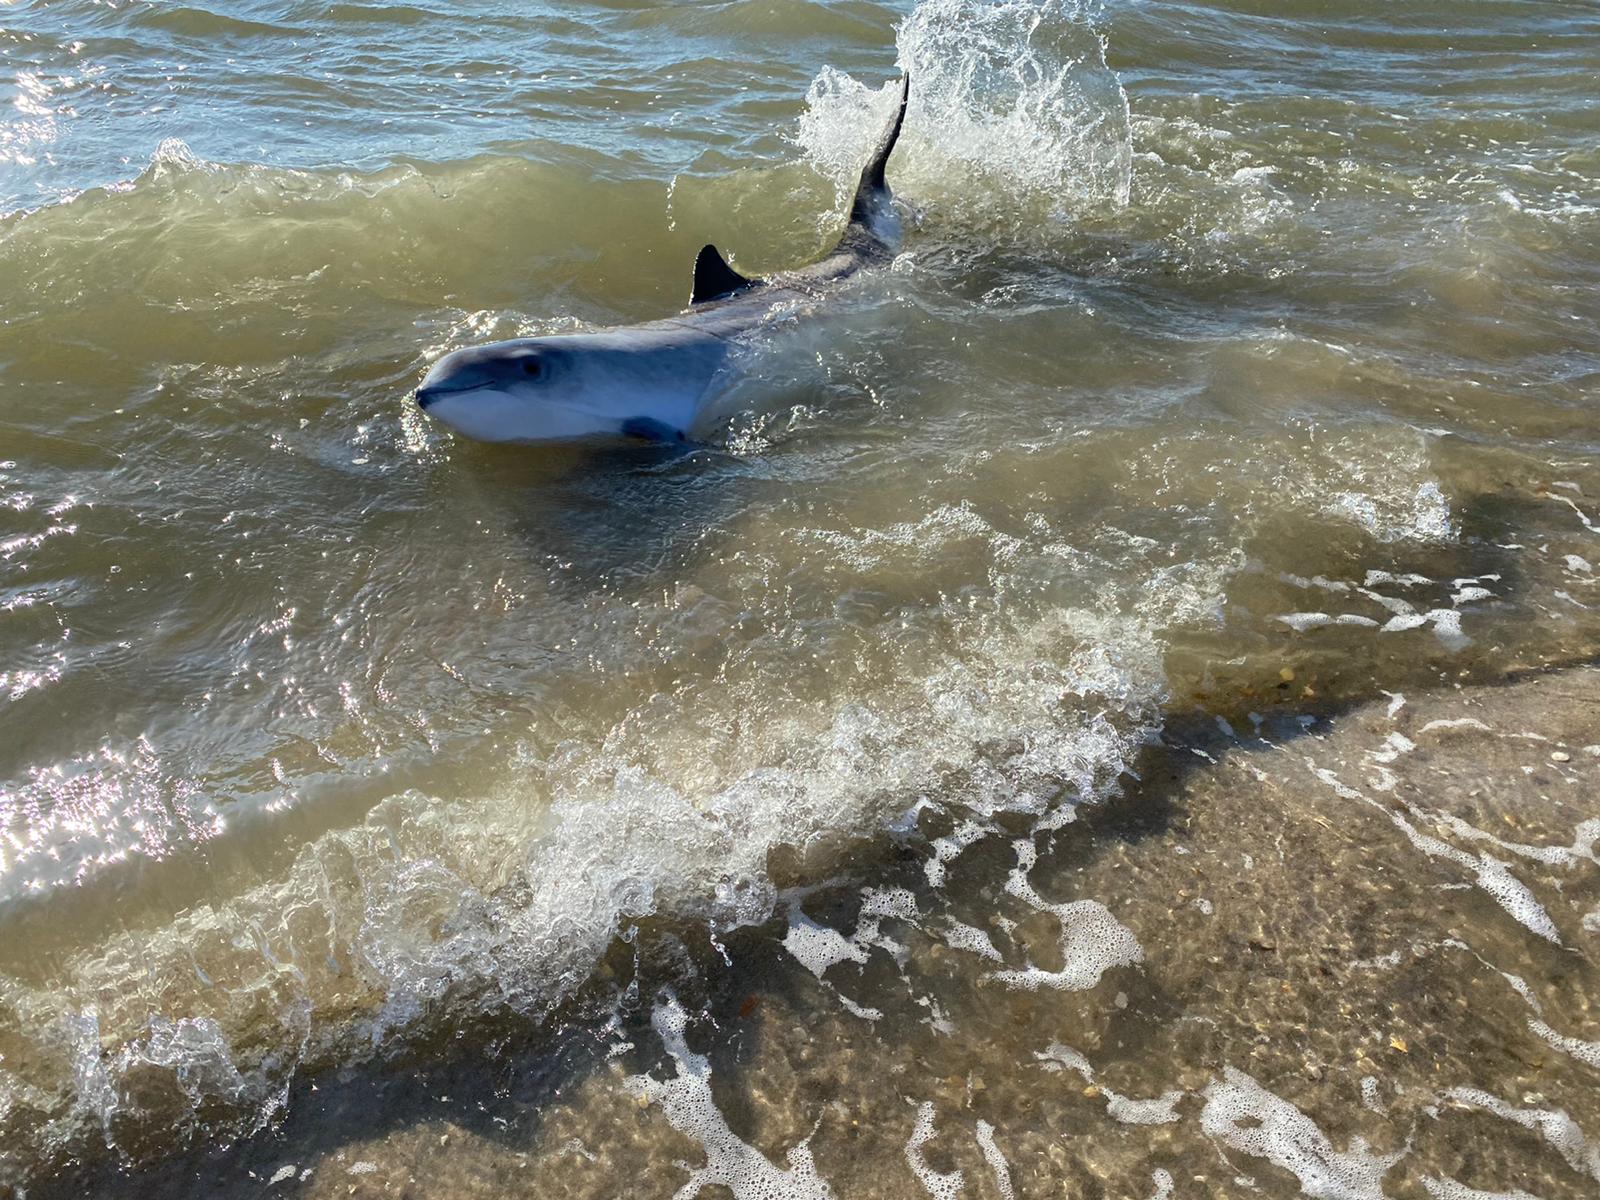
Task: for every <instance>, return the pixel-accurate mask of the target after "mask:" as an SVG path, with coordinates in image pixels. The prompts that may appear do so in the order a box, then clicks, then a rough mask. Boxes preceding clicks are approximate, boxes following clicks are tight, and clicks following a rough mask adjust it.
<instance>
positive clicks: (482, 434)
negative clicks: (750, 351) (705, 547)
mask: <svg viewBox="0 0 1600 1200" xmlns="http://www.w3.org/2000/svg"><path fill="white" fill-rule="evenodd" d="M725 354H726V347H725V346H724V345H722V344H721V343H720V342H718V341H717V340H716V339H714V338H706V337H698V336H690V337H686V336H682V335H681V334H680V335H675V334H674V333H672V332H670V331H668V332H657V333H653V334H644V333H639V332H635V331H633V330H607V331H603V332H599V333H588V334H563V335H559V336H553V337H538V338H518V339H517V340H515V341H510V342H494V343H491V344H490V345H487V346H470V347H468V348H467V349H465V350H457V351H455V352H454V353H451V354H447V355H445V356H444V357H443V358H441V359H440V360H439V361H438V362H436V363H435V364H434V365H433V369H432V370H431V371H429V372H428V374H427V377H426V378H425V379H424V380H423V381H422V386H421V387H419V388H418V389H417V403H418V404H419V405H420V406H421V407H422V410H423V411H424V412H426V413H427V414H428V415H429V416H430V417H434V418H436V419H438V420H440V421H442V422H444V423H445V424H446V425H448V426H449V427H450V428H451V429H454V430H456V431H457V432H459V433H464V434H466V435H467V436H468V437H473V438H477V439H479V440H481V441H486V442H558V441H568V440H571V439H574V438H588V437H617V436H620V435H637V436H643V437H651V438H658V439H663V438H664V439H666V440H676V439H678V438H681V437H682V436H684V433H685V431H686V430H687V429H688V427H689V424H690V423H691V422H692V421H693V419H694V415H695V410H696V407H697V402H698V400H699V399H700V396H701V395H702V393H704V391H705V390H706V386H707V385H708V384H709V382H710V380H711V377H712V376H713V375H715V373H716V371H717V369H718V367H719V366H720V365H721V363H722V360H723V358H724V357H725Z"/></svg>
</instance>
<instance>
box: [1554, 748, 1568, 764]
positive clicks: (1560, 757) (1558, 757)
mask: <svg viewBox="0 0 1600 1200" xmlns="http://www.w3.org/2000/svg"><path fill="white" fill-rule="evenodd" d="M1550 761H1551V762H1571V761H1572V755H1570V754H1568V753H1567V752H1566V751H1565V750H1552V751H1550Z"/></svg>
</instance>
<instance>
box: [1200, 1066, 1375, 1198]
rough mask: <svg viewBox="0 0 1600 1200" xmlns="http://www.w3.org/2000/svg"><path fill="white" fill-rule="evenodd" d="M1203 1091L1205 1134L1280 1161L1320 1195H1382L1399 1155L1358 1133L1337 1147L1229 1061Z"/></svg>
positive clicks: (1305, 1186) (1308, 1189)
mask: <svg viewBox="0 0 1600 1200" xmlns="http://www.w3.org/2000/svg"><path fill="white" fill-rule="evenodd" d="M1203 1095H1204V1096H1205V1102H1206V1103H1205V1108H1204V1109H1203V1110H1201V1113H1200V1126H1201V1128H1202V1129H1204V1130H1205V1132H1206V1133H1207V1134H1208V1135H1209V1136H1211V1137H1213V1138H1220V1139H1221V1140H1222V1141H1223V1142H1224V1143H1226V1144H1227V1145H1228V1146H1229V1147H1231V1148H1232V1149H1234V1150H1238V1151H1240V1152H1241V1153H1244V1154H1249V1155H1253V1156H1255V1157H1257V1158H1265V1159H1267V1160H1268V1161H1269V1162H1271V1163H1273V1164H1275V1165H1276V1166H1279V1167H1282V1168H1283V1169H1284V1170H1285V1171H1288V1172H1289V1173H1290V1174H1292V1175H1293V1176H1294V1177H1295V1178H1296V1179H1298V1180H1299V1181H1300V1186H1301V1188H1303V1189H1304V1190H1305V1192H1306V1194H1308V1195H1311V1196H1318V1197H1322V1198H1323V1200H1382V1198H1383V1194H1384V1193H1383V1177H1384V1175H1385V1174H1386V1173H1387V1172H1388V1170H1389V1168H1390V1167H1392V1166H1394V1164H1395V1163H1397V1162H1399V1161H1400V1159H1401V1157H1402V1155H1401V1154H1399V1153H1396V1154H1373V1153H1372V1152H1371V1151H1369V1150H1368V1148H1367V1144H1366V1142H1365V1141H1363V1140H1362V1139H1361V1138H1356V1139H1355V1140H1354V1141H1353V1142H1352V1143H1351V1144H1350V1148H1349V1149H1348V1150H1344V1151H1341V1150H1338V1149H1336V1148H1335V1147H1334V1145H1333V1143H1332V1142H1330V1141H1329V1140H1328V1138H1327V1136H1326V1135H1325V1134H1324V1133H1323V1132H1322V1130H1321V1129H1319V1128H1318V1127H1317V1125H1316V1123H1315V1122H1314V1121H1312V1120H1311V1118H1310V1117H1308V1116H1306V1115H1305V1114H1304V1113H1303V1112H1301V1111H1300V1110H1299V1109H1298V1108H1296V1107H1295V1106H1294V1105H1292V1104H1290V1103H1289V1102H1288V1101H1287V1100H1283V1099H1280V1098H1279V1097H1277V1096H1275V1095H1273V1094H1272V1093H1271V1092H1269V1091H1267V1089H1266V1088H1264V1087H1262V1086H1261V1085H1260V1084H1259V1083H1257V1082H1256V1081H1255V1080H1254V1079H1252V1078H1251V1077H1250V1076H1249V1075H1246V1074H1245V1073H1244V1072H1243V1071H1240V1070H1238V1069H1236V1068H1234V1067H1229V1068H1227V1070H1226V1071H1225V1073H1224V1076H1223V1078H1222V1079H1221V1080H1213V1081H1212V1082H1211V1083H1210V1084H1208V1085H1207V1086H1206V1089H1205V1091H1204V1093H1203ZM1247 1122H1248V1123H1247Z"/></svg>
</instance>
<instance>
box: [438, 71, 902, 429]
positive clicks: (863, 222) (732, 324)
mask: <svg viewBox="0 0 1600 1200" xmlns="http://www.w3.org/2000/svg"><path fill="white" fill-rule="evenodd" d="M910 89H911V80H910V76H905V77H903V78H902V79H901V80H900V96H899V100H898V105H897V107H896V110H895V113H894V116H893V117H892V118H891V119H890V121H889V124H888V127H887V128H886V129H885V130H884V132H883V136H882V137H881V138H880V139H879V142H878V145H877V147H876V149H874V151H873V153H872V157H871V159H869V160H868V162H867V165H866V168H865V169H864V170H863V171H862V172H861V182H860V185H859V186H858V187H857V188H856V194H855V199H854V201H853V202H852V204H851V206H850V221H849V224H848V225H847V226H846V227H845V231H844V235H843V236H842V237H841V238H840V239H839V243H838V245H836V246H835V247H834V249H833V250H832V252H831V253H829V254H828V255H827V257H825V258H823V259H822V260H821V261H820V262H816V263H813V264H811V265H810V266H808V267H802V268H800V269H799V270H795V271H786V272H782V273H780V274H776V275H773V276H771V277H770V278H767V279H747V278H745V277H744V276H743V275H741V274H739V273H738V272H737V271H735V270H734V269H733V268H732V267H730V266H729V265H728V264H727V262H726V261H724V259H723V257H722V255H721V254H719V253H718V252H717V248H716V247H715V246H706V247H705V248H704V249H702V250H701V251H700V254H699V257H698V258H697V259H696V260H695V264H694V288H693V291H692V293H691V295H690V299H689V307H688V308H687V309H685V310H684V311H683V312H682V313H680V314H679V315H678V316H675V317H668V318H665V319H664V320H659V321H649V322H646V323H645V324H643V325H627V326H619V327H617V328H614V329H602V330H598V331H596V332H594V333H576V334H562V335H557V336H551V337H534V338H517V339H516V340H514V341H509V342H494V343H491V344H489V345H485V346H470V347H467V348H466V349H463V350H457V351H454V352H453V353H451V354H447V355H445V356H444V357H443V358H441V359H440V360H439V361H438V362H437V363H435V364H434V365H433V369H432V370H430V371H429V372H428V375H427V378H425V379H424V380H423V381H422V386H421V387H419V388H418V389H417V403H418V404H419V405H421V406H422V409H423V411H425V412H426V413H427V414H428V415H429V416H430V417H435V418H437V419H438V420H440V421H442V422H444V423H445V424H446V425H448V426H449V427H450V428H451V429H454V430H457V431H459V432H461V433H464V434H466V435H467V436H469V437H474V438H479V439H481V440H483V441H489V442H555V441H566V440H569V439H573V438H593V437H643V438H649V439H652V440H656V441H684V440H687V438H688V436H689V430H690V427H691V426H692V425H693V424H694V421H695V418H696V416H697V415H698V414H699V412H700V410H701V408H702V406H703V405H704V403H705V401H706V400H707V399H708V398H709V394H710V393H711V391H712V382H713V380H715V379H716V378H717V376H718V375H719V374H720V373H722V372H723V369H724V367H725V366H726V365H727V362H728V359H729V356H730V354H731V351H732V347H733V345H734V344H735V339H737V338H738V337H739V335H741V334H744V333H747V332H748V331H750V330H752V329H755V328H756V327H758V326H759V325H761V324H762V323H763V321H764V320H766V319H767V318H768V317H769V315H770V314H771V313H772V312H773V310H774V309H775V308H777V307H778V306H780V305H784V304H793V303H795V302H797V301H799V302H802V303H803V302H805V301H806V300H809V299H811V298H814V297H816V296H818V295H819V294H821V293H822V292H823V291H825V290H826V289H827V288H828V287H829V286H830V285H833V284H836V283H838V282H839V281H840V280H842V279H846V278H848V277H849V276H851V275H853V274H855V273H856V272H857V271H860V270H861V269H862V268H863V267H867V266H871V265H873V264H875V263H882V262H886V261H887V260H888V259H889V258H890V257H891V255H892V254H893V249H894V244H895V242H896V240H897V237H898V229H897V228H896V225H897V223H896V221H895V217H894V213H893V210H892V207H891V203H890V193H889V185H888V183H887V182H886V181H885V179H884V166H885V164H886V163H887V162H888V160H889V154H890V152H891V151H892V150H893V149H894V145H895V141H896V140H897V139H898V138H899V136H900V127H901V126H902V125H903V124H904V122H905V115H906V100H907V98H908V96H909V94H910Z"/></svg>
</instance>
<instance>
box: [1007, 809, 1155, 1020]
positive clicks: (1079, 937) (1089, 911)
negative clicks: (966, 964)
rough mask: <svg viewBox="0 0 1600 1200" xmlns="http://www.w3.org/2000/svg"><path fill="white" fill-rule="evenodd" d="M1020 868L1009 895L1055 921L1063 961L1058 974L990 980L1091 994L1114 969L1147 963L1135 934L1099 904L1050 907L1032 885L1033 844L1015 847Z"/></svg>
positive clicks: (1040, 971) (1017, 973) (1020, 973)
mask: <svg viewBox="0 0 1600 1200" xmlns="http://www.w3.org/2000/svg"><path fill="white" fill-rule="evenodd" d="M1014 846H1015V849H1016V852H1017V866H1016V868H1015V869H1014V870H1013V871H1012V872H1011V877H1010V879H1009V880H1007V882H1006V891H1008V892H1010V893H1011V894H1012V895H1014V896H1017V897H1018V898H1020V899H1021V900H1023V901H1024V902H1025V903H1027V904H1029V905H1031V906H1032V907H1034V908H1036V909H1038V910H1039V911H1040V912H1048V913H1051V914H1053V915H1054V916H1055V918H1056V920H1057V921H1059V922H1060V925H1061V961H1062V965H1061V968H1060V969H1059V970H1056V971H1047V970H1045V969H1044V968H1043V967H1038V966H1033V965H1031V964H1030V965H1029V966H1027V967H1024V968H1022V969H1019V970H1005V971H995V972H993V973H992V974H991V976H990V978H992V979H995V980H997V981H999V982H1000V983H1003V984H1006V985H1007V986H1008V987H1016V988H1026V989H1028V990H1030V991H1032V990H1037V989H1038V988H1041V987H1050V988H1056V989H1058V990H1067V991H1086V990H1087V989H1089V988H1092V987H1094V986H1095V985H1096V984H1098V983H1099V982H1100V977H1101V976H1102V975H1104V974H1105V973H1106V972H1107V971H1109V970H1111V969H1112V968H1113V967H1123V966H1133V965H1135V964H1137V963H1142V962H1143V961H1144V950H1143V949H1142V948H1141V947H1140V946H1139V941H1138V939H1137V938H1135V937H1134V936H1133V933H1132V931H1131V930H1129V929H1128V927H1127V926H1125V925H1123V924H1122V923H1121V922H1120V921H1118V920H1117V919H1116V918H1115V917H1114V916H1112V915H1111V910H1110V909H1108V908H1107V907H1106V906H1105V905H1104V904H1101V903H1100V902H1099V901H1098V900H1074V901H1071V902H1069V903H1066V904H1050V903H1048V902H1046V901H1045V900H1044V899H1043V898H1042V897H1041V896H1040V895H1039V893H1038V892H1036V891H1034V890H1033V885H1032V884H1031V883H1030V882H1029V881H1028V872H1029V870H1031V869H1032V867H1033V865H1034V863H1035V862H1036V861H1037V860H1038V851H1037V850H1036V849H1035V848H1034V845H1033V843H1032V842H1031V841H1023V840H1019V841H1017V842H1015V843H1014Z"/></svg>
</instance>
